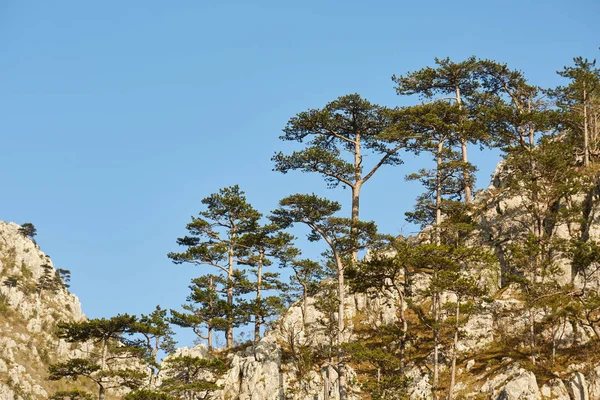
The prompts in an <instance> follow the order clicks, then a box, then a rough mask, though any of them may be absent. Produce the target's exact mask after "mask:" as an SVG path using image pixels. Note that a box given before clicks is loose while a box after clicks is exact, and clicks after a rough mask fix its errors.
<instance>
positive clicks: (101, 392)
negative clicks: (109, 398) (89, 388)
mask: <svg viewBox="0 0 600 400" xmlns="http://www.w3.org/2000/svg"><path fill="white" fill-rule="evenodd" d="M98 400H104V386H102V385H101V384H98Z"/></svg>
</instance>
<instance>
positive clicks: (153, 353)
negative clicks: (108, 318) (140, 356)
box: [134, 306, 176, 386]
mask: <svg viewBox="0 0 600 400" xmlns="http://www.w3.org/2000/svg"><path fill="white" fill-rule="evenodd" d="M134 330H135V331H136V332H137V333H138V334H140V335H141V336H142V337H143V343H144V346H145V347H146V349H147V350H148V352H149V357H148V364H149V365H150V371H151V373H150V382H149V386H151V385H152V384H153V381H154V377H155V376H156V375H157V374H158V369H159V360H158V352H159V351H160V350H162V351H164V352H165V353H167V354H171V353H173V352H174V351H175V344H176V342H175V339H173V336H174V335H175V332H173V329H171V325H170V324H169V321H168V318H167V310H165V309H162V308H161V307H160V306H156V309H155V310H154V311H152V313H150V314H149V315H143V314H142V316H141V317H140V318H139V319H138V321H137V323H136V326H135V328H134Z"/></svg>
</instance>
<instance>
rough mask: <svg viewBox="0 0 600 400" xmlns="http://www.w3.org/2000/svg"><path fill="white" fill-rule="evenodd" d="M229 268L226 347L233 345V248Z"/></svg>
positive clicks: (230, 250) (230, 249)
mask: <svg viewBox="0 0 600 400" xmlns="http://www.w3.org/2000/svg"><path fill="white" fill-rule="evenodd" d="M228 267H229V268H228V270H227V305H228V306H229V311H228V315H227V329H226V331H225V336H226V347H227V348H228V349H230V348H232V347H233V314H232V313H233V311H232V310H233V248H231V247H230V248H229V259H228Z"/></svg>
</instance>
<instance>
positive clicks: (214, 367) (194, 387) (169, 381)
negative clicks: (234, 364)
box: [160, 355, 227, 399]
mask: <svg viewBox="0 0 600 400" xmlns="http://www.w3.org/2000/svg"><path fill="white" fill-rule="evenodd" d="M164 364H165V371H166V376H165V378H164V379H163V381H162V384H161V387H160V390H161V391H162V392H164V393H167V394H168V395H170V396H172V397H174V398H184V399H208V398H212V397H210V396H211V393H213V392H214V391H215V390H217V389H219V388H220V386H219V385H217V384H216V381H217V380H218V378H219V376H220V375H221V374H223V372H225V371H226V370H227V367H226V365H225V363H224V362H223V361H222V360H220V359H219V358H210V359H208V358H201V357H195V356H190V355H178V356H172V357H168V358H166V359H165V361H164Z"/></svg>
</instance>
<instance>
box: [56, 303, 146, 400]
mask: <svg viewBox="0 0 600 400" xmlns="http://www.w3.org/2000/svg"><path fill="white" fill-rule="evenodd" d="M57 332H58V333H57V335H58V337H59V338H61V339H64V340H65V341H67V342H69V343H86V342H90V343H92V344H93V345H94V351H93V352H92V353H90V354H89V358H72V359H70V360H68V361H66V362H61V363H57V364H52V365H50V366H49V367H48V372H49V377H48V379H50V380H60V379H62V378H68V379H72V380H77V379H78V378H79V377H84V378H87V379H89V380H91V381H92V382H94V383H95V384H96V385H98V400H104V398H105V394H106V390H107V389H110V388H118V387H128V388H131V389H135V388H138V387H139V386H141V384H142V380H143V379H144V377H145V374H144V373H143V372H141V371H139V370H137V369H131V368H115V365H116V363H118V362H119V360H122V359H123V358H124V357H138V358H139V357H140V356H141V355H143V354H144V349H142V348H140V347H139V346H138V345H137V344H136V343H132V342H130V341H128V340H127V339H126V338H125V337H124V335H125V334H133V333H135V332H136V318H135V317H134V316H130V315H127V314H123V315H117V316H116V317H112V318H109V319H105V318H100V319H91V320H88V321H82V322H70V323H59V324H58V326H57Z"/></svg>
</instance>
